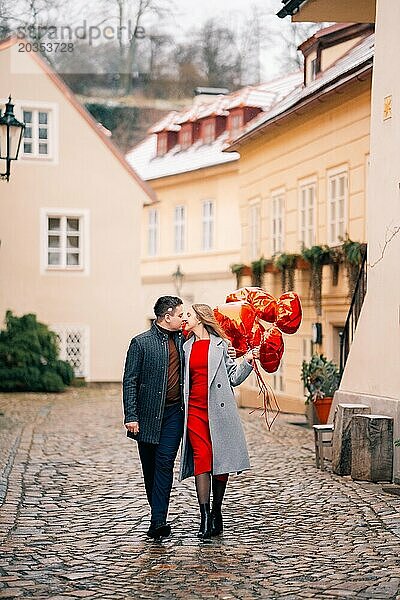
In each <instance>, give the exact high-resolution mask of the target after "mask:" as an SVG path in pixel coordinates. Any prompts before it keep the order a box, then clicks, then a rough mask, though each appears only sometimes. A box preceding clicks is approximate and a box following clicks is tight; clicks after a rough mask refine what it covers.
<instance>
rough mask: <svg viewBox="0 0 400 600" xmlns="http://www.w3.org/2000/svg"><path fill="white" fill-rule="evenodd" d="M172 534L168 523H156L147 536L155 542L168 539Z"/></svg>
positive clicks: (151, 526)
mask: <svg viewBox="0 0 400 600" xmlns="http://www.w3.org/2000/svg"><path fill="white" fill-rule="evenodd" d="M170 534H171V525H168V524H167V523H155V524H152V525H150V527H149V529H148V531H147V535H148V536H149V538H152V539H153V540H156V539H159V538H162V537H168V536H169V535H170Z"/></svg>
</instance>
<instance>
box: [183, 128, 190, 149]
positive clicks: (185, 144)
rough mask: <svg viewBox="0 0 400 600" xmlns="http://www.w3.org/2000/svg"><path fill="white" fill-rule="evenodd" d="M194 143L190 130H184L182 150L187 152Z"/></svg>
mask: <svg viewBox="0 0 400 600" xmlns="http://www.w3.org/2000/svg"><path fill="white" fill-rule="evenodd" d="M191 143H192V132H191V130H190V129H184V130H183V131H182V133H181V148H182V150H186V148H189V146H190V145H191Z"/></svg>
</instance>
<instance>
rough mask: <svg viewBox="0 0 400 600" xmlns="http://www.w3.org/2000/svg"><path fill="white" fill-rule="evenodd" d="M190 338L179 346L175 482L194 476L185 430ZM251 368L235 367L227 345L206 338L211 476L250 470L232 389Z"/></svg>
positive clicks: (192, 340) (191, 339) (219, 340)
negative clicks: (181, 370) (180, 419)
mask: <svg viewBox="0 0 400 600" xmlns="http://www.w3.org/2000/svg"><path fill="white" fill-rule="evenodd" d="M193 342H194V336H193V337H191V338H190V339H189V340H187V341H186V342H185V343H184V344H183V349H184V352H185V377H184V403H185V427H184V432H183V441H182V452H181V465H180V474H179V479H180V481H182V479H186V478H187V477H190V476H192V475H193V474H194V464H193V450H192V447H191V444H190V441H189V436H188V430H187V419H188V404H189V391H190V390H189V383H190V380H189V365H190V353H191V350H192V346H193ZM251 371H252V366H251V365H250V364H249V363H248V362H246V361H243V362H242V363H240V364H237V363H236V362H235V361H234V360H232V359H231V358H229V356H228V345H227V343H226V342H225V341H224V340H223V339H221V338H220V337H217V336H216V335H212V334H211V335H210V346H209V352H208V420H209V427H210V437H211V443H212V449H213V471H212V472H213V475H222V474H224V473H236V472H239V471H244V470H245V469H249V468H250V461H249V455H248V452H247V445H246V439H245V437H244V432H243V427H242V423H241V421H240V417H239V412H238V409H237V405H236V400H235V396H234V393H233V389H232V386H236V385H240V384H241V383H242V381H244V380H245V379H246V377H248V376H249V375H250V373H251Z"/></svg>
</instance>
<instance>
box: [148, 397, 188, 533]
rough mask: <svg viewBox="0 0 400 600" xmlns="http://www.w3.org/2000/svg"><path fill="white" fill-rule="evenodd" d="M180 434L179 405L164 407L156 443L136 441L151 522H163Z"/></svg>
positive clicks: (181, 420) (180, 412)
mask: <svg viewBox="0 0 400 600" xmlns="http://www.w3.org/2000/svg"><path fill="white" fill-rule="evenodd" d="M182 432H183V410H182V408H181V405H180V403H179V402H178V403H177V404H172V405H171V406H166V407H165V409H164V417H163V422H162V426H161V436H160V441H159V443H158V444H148V443H146V442H138V450H139V456H140V461H141V463H142V470H143V477H144V485H145V487H146V494H147V500H148V501H149V504H150V507H151V522H152V523H153V524H158V523H164V522H165V521H166V519H167V513H168V505H169V497H170V495H171V488H172V482H173V477H174V463H175V458H176V454H177V452H178V448H179V444H180V442H181V438H182Z"/></svg>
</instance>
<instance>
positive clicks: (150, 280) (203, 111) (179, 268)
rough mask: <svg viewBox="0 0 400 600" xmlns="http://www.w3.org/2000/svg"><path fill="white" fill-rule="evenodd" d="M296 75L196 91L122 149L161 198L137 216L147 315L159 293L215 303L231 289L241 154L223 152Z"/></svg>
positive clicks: (293, 83)
mask: <svg viewBox="0 0 400 600" xmlns="http://www.w3.org/2000/svg"><path fill="white" fill-rule="evenodd" d="M300 81H301V74H300V73H299V72H296V73H294V74H292V75H289V76H288V77H285V78H282V79H279V80H276V81H274V82H270V83H269V84H263V85H260V86H254V87H248V88H244V89H242V90H239V91H238V92H235V93H232V94H227V95H223V94H216V95H212V94H205V93H202V94H199V95H198V96H197V97H195V99H194V101H193V104H192V106H191V107H190V108H189V109H187V110H185V111H182V112H181V113H176V112H172V113H171V114H170V115H168V116H167V117H166V118H164V119H163V120H162V121H160V122H159V123H156V124H155V125H154V127H153V128H152V129H151V131H150V132H149V135H148V137H147V138H146V139H145V140H143V142H141V143H140V144H138V145H137V146H136V147H135V148H133V150H132V151H131V152H130V153H128V154H127V160H128V161H129V162H131V164H133V165H135V166H136V167H137V170H138V173H139V174H140V175H141V176H142V177H143V179H145V180H146V181H148V182H149V183H150V184H151V186H152V187H153V189H154V190H155V192H156V194H157V199H158V201H157V202H155V203H153V204H150V205H146V206H144V209H143V214H142V232H143V237H142V254H141V256H142V260H141V278H142V284H143V294H144V304H145V312H146V316H147V319H148V321H149V320H150V319H151V318H152V316H153V313H152V307H153V305H154V302H155V300H156V299H157V297H158V296H160V295H162V294H175V295H176V294H177V295H179V296H181V297H182V298H183V300H184V302H185V303H186V304H190V303H196V302H200V303H207V304H209V305H211V306H213V307H215V306H217V305H218V304H221V303H224V302H225V298H226V296H227V294H228V293H230V292H231V291H233V290H234V289H235V287H236V278H235V277H234V276H233V274H232V271H231V268H230V267H231V265H233V264H237V263H238V262H239V259H240V247H241V226H240V213H239V194H238V160H239V154H237V153H230V154H226V153H224V152H223V150H224V148H225V147H226V146H227V145H228V143H229V140H230V139H232V138H233V137H234V136H235V135H237V134H238V133H239V132H240V131H241V130H242V129H243V126H244V125H245V124H246V123H250V122H252V121H253V119H254V118H256V117H257V115H258V114H262V113H263V112H265V110H267V108H268V107H269V106H270V105H271V104H272V103H273V102H274V101H275V100H277V99H279V98H281V97H282V96H284V95H286V94H287V93H288V92H289V91H290V90H292V89H293V87H295V86H296V85H298V84H299V82H300ZM177 272H179V273H182V275H183V278H182V280H181V282H180V281H179V280H177V277H176V276H174V274H176V273H177Z"/></svg>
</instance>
